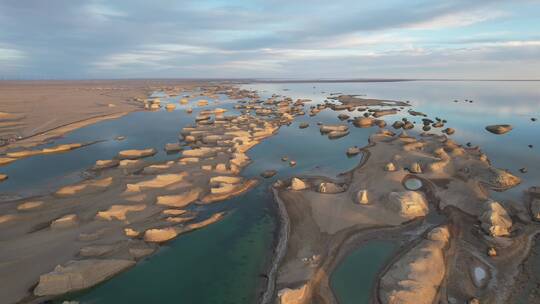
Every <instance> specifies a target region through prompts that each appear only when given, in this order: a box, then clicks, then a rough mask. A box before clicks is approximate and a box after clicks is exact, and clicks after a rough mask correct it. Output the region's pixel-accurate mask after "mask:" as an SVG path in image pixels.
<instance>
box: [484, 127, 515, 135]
mask: <svg viewBox="0 0 540 304" xmlns="http://www.w3.org/2000/svg"><path fill="white" fill-rule="evenodd" d="M486 130H488V131H489V132H491V133H493V134H498V135H500V134H505V133H508V132H510V131H512V126H511V125H491V126H487V127H486Z"/></svg>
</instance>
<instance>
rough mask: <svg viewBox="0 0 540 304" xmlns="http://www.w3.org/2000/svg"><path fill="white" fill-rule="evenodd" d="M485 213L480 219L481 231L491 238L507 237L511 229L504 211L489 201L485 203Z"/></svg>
mask: <svg viewBox="0 0 540 304" xmlns="http://www.w3.org/2000/svg"><path fill="white" fill-rule="evenodd" d="M485 209H486V210H485V211H484V213H483V214H482V216H481V217H480V221H481V222H482V229H484V231H486V233H488V234H489V235H491V236H508V235H510V229H511V228H512V219H511V218H510V216H509V215H508V213H507V212H506V209H504V207H503V206H502V205H501V204H499V203H498V202H495V201H492V200H489V201H487V202H486V203H485Z"/></svg>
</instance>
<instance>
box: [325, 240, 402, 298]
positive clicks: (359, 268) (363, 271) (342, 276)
mask: <svg viewBox="0 0 540 304" xmlns="http://www.w3.org/2000/svg"><path fill="white" fill-rule="evenodd" d="M396 248H397V243H396V242H395V241H383V240H373V241H368V242H367V243H365V244H363V245H362V247H360V248H358V249H356V250H354V251H353V252H352V253H351V254H349V255H348V256H347V257H346V258H345V259H344V260H343V261H342V262H341V263H340V264H339V266H338V267H337V268H336V270H335V271H334V273H333V274H332V275H331V276H330V286H331V287H332V290H333V291H334V292H335V294H336V297H337V299H338V302H339V303H340V304H367V303H369V299H370V296H371V292H372V289H373V286H374V284H375V282H374V281H373V278H375V276H376V275H377V274H378V273H379V272H380V271H381V269H382V267H383V266H384V264H385V262H387V260H388V259H389V258H390V256H391V255H392V253H393V252H394V251H395V250H396Z"/></svg>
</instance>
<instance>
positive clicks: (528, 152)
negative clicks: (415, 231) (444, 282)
mask: <svg viewBox="0 0 540 304" xmlns="http://www.w3.org/2000/svg"><path fill="white" fill-rule="evenodd" d="M537 84H538V83H534V82H489V83H488V82H486V83H481V82H428V81H425V82H403V83H347V84H339V83H332V84H320V83H316V84H253V85H245V86H244V87H245V88H250V89H258V90H259V91H264V92H262V93H261V95H262V96H263V97H266V96H270V95H271V94H273V93H280V92H282V93H283V94H286V95H287V96H291V97H293V98H311V99H313V103H317V102H322V101H324V99H325V97H326V96H327V95H328V93H331V92H343V93H346V94H367V95H368V96H369V97H376V98H385V99H399V100H410V101H411V104H413V105H415V106H416V107H415V109H416V110H419V111H423V112H425V113H427V114H430V116H439V117H442V118H445V119H447V120H448V121H449V123H448V126H449V127H453V128H455V129H456V134H455V135H454V136H452V137H453V138H454V139H455V140H456V141H458V142H459V143H466V142H471V143H472V144H479V145H480V146H481V147H482V148H483V150H484V151H486V152H487V154H488V156H489V157H490V159H491V160H492V161H493V163H494V164H495V165H496V166H500V167H503V168H508V169H510V170H511V171H512V172H513V173H515V174H517V175H519V176H522V177H524V178H525V181H524V183H523V184H522V185H521V186H520V187H518V189H516V190H513V191H508V192H506V193H501V194H495V195H498V196H500V197H501V198H517V197H518V196H519V197H521V193H522V192H521V191H522V190H523V189H525V188H526V187H528V186H530V185H535V184H536V185H540V153H539V152H538V149H540V137H539V136H537V135H538V133H539V132H540V122H532V121H531V120H530V119H529V118H530V117H538V118H540V90H539V89H538V85H537ZM314 87H315V88H314ZM284 88H287V89H289V90H288V91H286V92H285V91H283V89H284ZM322 91H325V92H326V93H321V92H322ZM179 98H180V97H176V98H172V99H170V101H174V102H176V105H177V109H176V110H175V111H173V112H166V111H164V110H160V111H156V112H138V113H132V114H129V115H127V116H125V117H122V118H120V119H117V120H114V121H104V122H101V123H98V124H95V125H92V126H88V127H85V128H82V129H80V130H77V131H75V132H73V133H71V134H68V135H66V136H65V137H64V138H62V139H59V140H57V141H56V142H55V143H54V144H60V143H70V142H85V141H94V140H101V139H106V140H107V141H105V142H101V143H98V144H95V145H92V146H89V147H86V148H82V149H79V150H75V151H72V152H69V153H63V154H55V155H47V156H37V157H31V158H27V159H23V160H21V161H17V162H15V163H13V164H11V165H9V166H4V167H0V172H2V173H7V174H8V175H9V176H10V179H9V180H8V181H6V182H4V183H1V184H0V194H2V195H10V194H11V195H12V194H15V193H17V194H20V193H22V194H23V195H31V194H35V193H41V192H44V191H52V190H54V189H55V188H56V187H58V186H60V185H63V184H67V183H70V182H73V181H76V180H80V179H81V178H82V177H83V175H82V172H83V171H84V170H85V169H87V168H89V167H90V166H92V165H93V164H94V162H95V160H97V159H110V158H111V157H113V156H114V155H116V153H117V152H118V151H120V150H124V149H132V148H135V149H140V148H148V147H154V148H156V149H158V150H160V153H158V154H157V155H156V156H154V157H153V158H150V159H149V160H151V161H162V160H166V159H175V158H177V157H178V156H177V155H167V154H165V153H164V152H163V151H162V148H163V146H164V145H165V143H168V142H174V141H175V140H177V136H178V133H179V131H180V129H181V128H182V127H183V126H185V125H187V124H191V123H193V119H194V117H195V115H196V113H194V114H191V115H188V114H186V113H185V111H184V110H185V107H186V106H181V105H179V104H178V103H177V100H178V99H179ZM454 99H459V100H461V101H460V102H458V103H454V102H453V100H454ZM463 99H473V100H474V102H473V103H472V104H471V103H465V102H464V101H463ZM221 102H222V104H220V105H219V106H220V107H225V108H229V109H232V103H231V101H228V100H226V98H225V97H223V96H222V97H221ZM308 106H309V105H308ZM212 107H214V105H213V104H211V105H210V106H208V107H205V108H212ZM345 113H348V114H351V115H355V113H358V114H356V115H360V113H359V112H352V113H349V112H345ZM338 114H339V112H335V111H331V110H324V111H323V112H321V113H320V114H319V115H317V116H315V117H309V116H307V115H306V116H302V117H298V118H297V119H296V120H295V122H294V123H292V124H291V125H290V126H283V127H282V128H281V129H280V130H279V132H278V134H277V135H276V136H273V137H271V138H269V139H267V140H265V141H263V142H262V143H261V144H259V145H257V146H255V147H254V148H252V149H251V150H250V151H249V152H248V155H249V156H250V157H251V159H252V160H253V162H252V164H250V165H249V166H248V167H247V168H246V169H245V170H244V172H243V173H242V174H243V175H244V176H258V175H259V174H260V173H261V172H262V171H264V170H266V169H276V170H278V174H277V175H276V176H275V177H274V178H273V179H270V180H265V181H264V182H263V183H261V184H260V185H259V186H258V187H257V188H255V189H253V190H252V191H250V192H249V193H246V194H244V195H243V196H240V197H237V198H234V199H231V200H228V201H225V202H222V203H217V204H214V205H212V206H207V207H201V208H202V209H201V210H200V211H201V212H214V211H216V210H226V211H229V215H228V216H227V217H226V218H225V219H224V220H222V221H221V222H218V223H216V224H214V225H211V226H209V227H207V228H205V229H202V230H199V231H196V232H193V233H190V234H186V235H184V236H180V237H179V238H177V239H176V240H174V241H172V242H170V243H168V244H167V246H165V247H163V248H161V249H160V250H159V252H158V253H157V254H155V255H153V256H152V257H150V258H148V259H146V260H145V261H143V262H142V263H140V264H139V265H137V266H136V267H134V268H132V269H130V270H129V271H127V272H125V273H122V274H120V275H119V276H117V277H114V278H113V279H111V280H109V281H108V282H105V283H104V284H101V285H99V286H97V287H95V288H93V289H90V290H88V291H86V292H83V293H80V294H77V295H73V296H70V297H67V298H68V299H70V298H75V299H78V300H80V301H81V302H82V303H118V302H128V303H149V302H150V303H253V302H256V299H257V298H258V296H259V293H260V292H261V288H262V287H264V285H265V284H266V281H265V278H264V276H263V275H262V274H264V273H265V272H266V266H267V264H268V262H269V261H270V258H271V256H272V248H273V246H274V244H275V243H274V242H275V240H274V235H275V233H276V229H277V223H276V216H275V214H276V210H275V204H274V202H273V200H272V197H271V195H270V194H269V192H268V191H267V190H268V187H269V185H270V183H271V182H272V181H273V180H275V179H277V178H287V177H290V176H294V175H302V174H309V175H312V174H320V175H329V176H335V175H336V174H338V173H340V172H343V171H346V170H348V169H350V168H352V167H354V166H355V165H357V163H358V162H359V160H360V156H356V157H352V158H348V157H347V156H346V155H345V151H346V149H347V148H348V147H350V146H355V145H356V146H364V145H366V144H367V139H368V136H369V135H370V134H371V133H373V132H375V131H376V130H377V129H378V128H377V127H373V128H368V129H358V128H355V127H353V126H352V125H351V133H350V134H349V135H348V136H346V137H343V138H340V139H337V140H329V139H328V138H327V137H326V136H321V135H320V133H319V127H318V126H317V125H316V123H317V122H323V123H346V122H340V121H339V120H338V119H337V115H338ZM402 116H406V114H399V115H395V116H385V117H384V118H385V119H386V120H387V121H388V122H390V123H391V122H392V121H393V120H394V119H398V118H400V117H402ZM409 118H410V119H411V120H416V121H418V122H420V119H419V118H414V117H412V118H411V117H409ZM304 121H305V122H308V123H309V124H310V126H309V128H307V129H299V128H298V125H299V123H301V122H304ZM493 123H510V124H513V125H514V130H513V131H512V132H510V133H508V134H506V135H503V136H497V135H493V134H491V133H487V132H486V131H485V130H484V127H485V125H487V124H493ZM119 135H122V136H127V138H126V140H124V141H115V140H113V138H114V137H116V136H119ZM528 144H533V145H534V148H533V149H530V148H528V147H527V145H528ZM282 156H288V157H289V159H293V160H296V161H297V165H296V166H295V167H290V166H289V165H288V163H286V162H282V161H281V157H282ZM521 167H527V168H528V172H527V173H526V174H521V173H519V172H518V171H517V170H518V169H519V168H521ZM369 244H371V243H368V245H369ZM370 246H374V247H373V249H370V250H373V251H369V250H368V251H362V248H360V249H359V250H361V251H362V252H367V253H365V254H366V258H365V259H366V260H368V261H370V262H371V263H372V264H373V269H372V271H371V272H370V271H360V272H358V271H352V272H350V273H348V274H347V273H345V274H343V275H344V276H343V278H344V279H343V281H342V284H343V285H344V286H353V285H354V286H355V287H354V288H353V290H350V292H351V293H354V294H351V297H356V296H357V294H356V291H357V289H358V288H359V287H358V286H359V284H358V285H356V284H357V282H368V283H369V282H372V281H373V276H374V275H375V273H376V272H377V271H378V270H380V267H381V266H382V263H383V262H384V261H381V260H379V258H380V255H382V253H384V252H391V250H390V251H388V250H389V249H385V248H386V247H384V246H385V245H380V244H379V245H378V243H374V245H370ZM370 248H371V247H370ZM378 250H380V251H378ZM370 252H371V254H369V253H370ZM347 260H348V259H347ZM353 260H354V258H353ZM378 261H379V262H378ZM353 264H355V263H353ZM347 277H348V278H350V279H347ZM368 283H366V284H362V286H364V285H366V286H367V285H369V284H368ZM340 284H341V283H340ZM338 289H339V287H336V290H338ZM347 289H348V288H347ZM368 290H369V289H368ZM339 293H340V294H341V291H339ZM363 294H364V296H365V295H366V293H363ZM349 299H350V298H349ZM357 303H364V302H357Z"/></svg>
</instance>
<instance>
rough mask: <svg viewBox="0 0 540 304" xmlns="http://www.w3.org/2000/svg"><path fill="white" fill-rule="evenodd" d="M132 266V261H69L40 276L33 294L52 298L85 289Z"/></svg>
mask: <svg viewBox="0 0 540 304" xmlns="http://www.w3.org/2000/svg"><path fill="white" fill-rule="evenodd" d="M134 264H135V262H134V261H129V260H96V259H89V260H82V261H70V262H68V263H66V264H65V265H64V266H60V265H59V266H56V268H55V269H54V270H53V271H52V272H49V273H47V274H44V275H41V276H40V278H39V283H38V285H37V287H36V288H35V289H34V294H35V295H36V296H52V295H60V294H64V293H67V292H73V291H77V290H82V289H86V288H89V287H92V286H94V285H96V284H98V283H100V282H102V281H104V280H106V279H108V278H110V277H111V276H113V275H115V274H116V273H118V272H120V271H122V270H125V269H126V268H128V267H130V266H132V265H134Z"/></svg>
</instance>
